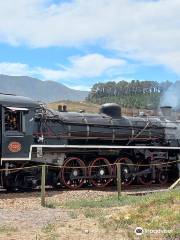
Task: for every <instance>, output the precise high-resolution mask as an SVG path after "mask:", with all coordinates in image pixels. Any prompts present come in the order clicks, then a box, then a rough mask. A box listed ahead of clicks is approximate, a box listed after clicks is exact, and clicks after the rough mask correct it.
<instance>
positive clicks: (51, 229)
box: [42, 223, 59, 240]
mask: <svg viewBox="0 0 180 240" xmlns="http://www.w3.org/2000/svg"><path fill="white" fill-rule="evenodd" d="M42 232H43V233H44V234H45V237H44V238H45V239H47V240H57V239H59V235H58V234H57V233H56V227H55V224H52V223H48V224H46V225H45V226H44V227H43V228H42ZM44 238H43V239H44Z"/></svg>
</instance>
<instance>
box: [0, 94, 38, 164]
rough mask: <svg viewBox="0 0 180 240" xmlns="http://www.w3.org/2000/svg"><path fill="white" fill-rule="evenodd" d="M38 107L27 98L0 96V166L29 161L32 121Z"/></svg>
mask: <svg viewBox="0 0 180 240" xmlns="http://www.w3.org/2000/svg"><path fill="white" fill-rule="evenodd" d="M38 106H39V105H38V104H37V103H35V102H33V101H32V100H30V99H29V98H26V97H18V96H14V95H9V94H0V115H1V116H0V117H1V164H2V162H3V161H11V160H17V161H18V160H29V152H30V146H31V145H32V143H33V125H34V124H33V122H34V121H33V119H34V114H35V109H36V108H37V107H38Z"/></svg>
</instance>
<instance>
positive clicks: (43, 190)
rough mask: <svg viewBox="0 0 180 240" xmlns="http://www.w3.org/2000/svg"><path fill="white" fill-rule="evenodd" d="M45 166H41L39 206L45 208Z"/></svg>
mask: <svg viewBox="0 0 180 240" xmlns="http://www.w3.org/2000/svg"><path fill="white" fill-rule="evenodd" d="M45 184H46V166H45V165H42V166H41V206H42V207H45Z"/></svg>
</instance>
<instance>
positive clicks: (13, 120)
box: [5, 109, 22, 132]
mask: <svg viewBox="0 0 180 240" xmlns="http://www.w3.org/2000/svg"><path fill="white" fill-rule="evenodd" d="M5 131H18V132H21V131H22V112H21V111H11V110H8V109H6V110H5Z"/></svg>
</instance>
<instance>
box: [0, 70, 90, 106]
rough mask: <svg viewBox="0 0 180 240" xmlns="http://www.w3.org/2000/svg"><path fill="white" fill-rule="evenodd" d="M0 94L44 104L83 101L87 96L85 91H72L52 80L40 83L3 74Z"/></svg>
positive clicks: (0, 79)
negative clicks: (30, 99)
mask: <svg viewBox="0 0 180 240" xmlns="http://www.w3.org/2000/svg"><path fill="white" fill-rule="evenodd" d="M0 92H1V93H11V94H15V95H22V96H25V97H30V98H32V99H33V100H37V101H44V102H54V101H59V100H71V101H83V100H85V98H86V97H87V95H88V92H87V91H80V90H74V89H71V88H68V87H66V86H65V85H63V84H62V83H58V82H55V81H52V80H47V81H42V80H40V79H37V78H34V77H29V76H9V75H5V74H0Z"/></svg>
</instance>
